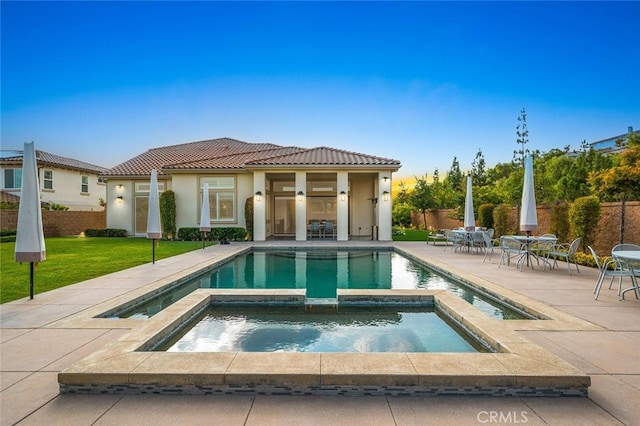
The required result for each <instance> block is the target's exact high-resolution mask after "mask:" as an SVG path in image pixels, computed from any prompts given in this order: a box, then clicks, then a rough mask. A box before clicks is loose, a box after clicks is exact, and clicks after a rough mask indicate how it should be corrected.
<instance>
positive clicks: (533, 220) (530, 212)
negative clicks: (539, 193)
mask: <svg viewBox="0 0 640 426" xmlns="http://www.w3.org/2000/svg"><path fill="white" fill-rule="evenodd" d="M520 230H521V231H526V232H527V235H531V231H537V230H538V213H537V211H536V192H535V188H534V185H533V158H532V157H531V156H530V155H528V156H527V157H525V159H524V183H523V185H522V202H521V210H520Z"/></svg>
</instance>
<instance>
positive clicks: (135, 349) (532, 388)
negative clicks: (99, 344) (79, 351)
mask: <svg viewBox="0 0 640 426" xmlns="http://www.w3.org/2000/svg"><path fill="white" fill-rule="evenodd" d="M270 293H271V294H265V292H264V291H255V290H211V289H199V290H196V291H194V292H193V293H191V294H190V295H188V296H186V297H185V298H183V299H181V300H179V301H177V302H176V303H174V304H173V305H171V306H169V307H168V308H166V309H164V310H163V311H161V312H160V313H158V314H156V315H155V316H153V317H152V318H150V319H148V320H144V321H139V325H138V326H137V327H134V328H133V329H132V330H131V332H130V333H128V334H126V335H125V336H123V337H121V338H120V339H119V340H118V341H116V342H113V343H112V344H110V345H107V346H105V347H104V348H103V349H101V350H99V351H97V352H95V353H93V354H91V355H89V356H88V357H86V358H84V359H82V360H81V361H79V362H77V363H75V364H74V365H72V366H71V367H69V368H68V369H66V370H64V371H62V372H61V373H59V375H58V381H59V384H60V389H61V391H62V392H100V393H103V392H113V393H148V392H152V393H176V392H181V393H247V392H258V393H271V392H272V393H289V394H296V393H302V394H314V393H327V392H329V393H334V394H362V393H365V394H366V393H367V392H368V393H369V394H416V393H418V394H442V393H446V394H465V395H468V394H478V395H544V396H550V395H579V396H586V394H587V389H588V387H589V385H590V378H589V376H587V375H586V374H584V373H582V372H581V371H579V370H578V369H576V368H575V367H573V366H571V365H570V364H568V363H566V362H565V361H563V360H561V359H560V358H558V357H557V356H555V355H553V354H551V353H550V352H548V351H546V350H544V349H543V348H541V347H540V346H538V345H536V344H533V343H531V342H529V341H528V340H527V339H525V338H524V337H522V336H520V335H519V334H517V333H516V332H515V331H514V330H513V329H512V328H511V327H504V322H505V321H499V320H495V319H493V318H489V317H488V316H486V315H485V314H483V313H482V312H481V311H479V310H478V309H477V308H475V307H473V306H472V305H470V304H468V303H466V302H465V301H463V300H462V299H460V298H458V297H456V296H454V295H452V294H451V293H449V292H447V291H444V290H436V291H426V290H375V291H373V290H368V291H360V290H338V301H339V303H349V301H350V300H351V301H352V302H353V301H358V302H357V303H362V301H363V300H370V301H372V302H373V303H380V302H381V301H383V300H389V299H391V300H393V301H394V303H397V302H400V303H403V302H404V303H412V304H415V303H423V304H430V303H433V304H434V305H435V306H436V308H437V309H440V310H441V311H442V312H444V313H446V314H447V315H449V316H451V317H452V318H453V319H454V320H455V321H456V322H458V323H459V324H461V325H462V327H463V328H465V329H466V330H468V331H469V332H470V333H471V334H473V335H474V336H477V337H479V338H480V339H481V340H482V341H483V342H485V344H488V345H489V346H490V347H491V348H492V349H493V350H494V351H495V352H491V353H472V354H470V353H286V352H273V353H251V352H218V353H209V352H208V353H175V352H154V351H147V350H149V349H151V348H153V347H154V346H155V345H156V344H157V343H158V342H159V341H161V340H162V339H164V338H165V337H166V336H167V334H168V333H171V332H173V331H175V330H176V329H177V328H179V327H180V325H181V324H183V323H184V322H185V321H188V320H189V319H190V318H192V316H193V315H195V314H196V313H197V312H199V311H201V310H202V309H203V308H204V307H206V306H208V305H209V304H211V303H221V302H229V301H231V300H233V301H235V302H238V301H244V302H246V303H249V302H251V303H278V302H282V303H299V304H303V303H304V290H279V291H273V292H270Z"/></svg>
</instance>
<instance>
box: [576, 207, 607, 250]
mask: <svg viewBox="0 0 640 426" xmlns="http://www.w3.org/2000/svg"><path fill="white" fill-rule="evenodd" d="M599 220H600V200H598V197H596V196H594V195H590V196H588V197H580V198H576V200H575V201H574V202H573V204H572V205H571V208H570V209H569V224H570V225H571V231H572V232H573V235H575V236H576V237H580V236H581V237H582V251H584V250H585V248H586V247H587V246H592V245H593V242H594V241H595V237H596V233H597V231H598V222H599Z"/></svg>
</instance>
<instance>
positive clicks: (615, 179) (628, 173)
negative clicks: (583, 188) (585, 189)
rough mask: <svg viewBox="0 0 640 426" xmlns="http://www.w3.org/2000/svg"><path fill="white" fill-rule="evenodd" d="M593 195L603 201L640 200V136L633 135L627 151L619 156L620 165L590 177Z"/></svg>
mask: <svg viewBox="0 0 640 426" xmlns="http://www.w3.org/2000/svg"><path fill="white" fill-rule="evenodd" d="M589 185H590V189H591V191H592V192H593V193H595V194H598V195H599V196H600V197H601V199H602V200H603V201H614V200H621V201H636V200H640V136H639V135H638V133H632V134H630V135H629V138H628V140H627V145H626V150H625V151H623V152H622V153H620V154H619V163H618V165H615V166H612V167H609V168H602V169H601V170H600V171H598V172H594V173H592V174H591V175H590V176H589Z"/></svg>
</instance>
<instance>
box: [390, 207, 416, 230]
mask: <svg viewBox="0 0 640 426" xmlns="http://www.w3.org/2000/svg"><path fill="white" fill-rule="evenodd" d="M391 219H392V223H393V224H394V225H399V226H403V227H406V226H410V225H411V206H410V205H409V204H408V203H393V209H392V210H391Z"/></svg>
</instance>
